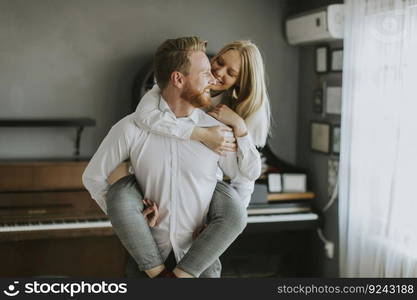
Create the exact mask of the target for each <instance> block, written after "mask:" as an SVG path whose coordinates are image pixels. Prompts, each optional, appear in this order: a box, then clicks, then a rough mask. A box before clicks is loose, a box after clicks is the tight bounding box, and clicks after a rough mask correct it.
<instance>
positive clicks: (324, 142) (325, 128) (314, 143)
mask: <svg viewBox="0 0 417 300" xmlns="http://www.w3.org/2000/svg"><path fill="white" fill-rule="evenodd" d="M310 148H311V150H312V151H315V152H319V153H325V154H329V153H330V124H328V123H324V122H316V121H313V122H311V125H310Z"/></svg>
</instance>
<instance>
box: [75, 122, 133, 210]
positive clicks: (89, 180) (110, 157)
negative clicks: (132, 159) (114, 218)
mask: <svg viewBox="0 0 417 300" xmlns="http://www.w3.org/2000/svg"><path fill="white" fill-rule="evenodd" d="M133 126H134V124H131V125H130V126H129V124H128V122H126V118H125V119H122V120H121V121H119V122H118V123H116V124H115V125H114V126H113V127H112V128H111V129H110V131H109V133H108V134H107V136H106V137H105V138H104V140H103V141H102V143H101V144H100V146H99V148H98V150H97V152H96V153H95V154H94V156H93V157H92V158H91V160H90V162H89V163H88V165H87V167H86V169H85V171H84V173H83V175H82V181H83V184H84V186H85V187H86V189H87V190H88V191H89V193H90V195H91V197H92V198H93V199H94V200H95V201H96V202H97V204H98V205H99V207H100V208H101V209H102V210H103V212H104V213H105V214H107V205H106V194H107V191H108V188H109V186H110V184H109V183H108V181H107V179H108V177H109V174H110V173H111V172H112V171H113V170H114V169H115V168H117V166H119V164H120V163H122V162H123V161H125V160H126V159H128V158H129V149H130V144H131V140H132V137H133V135H134V132H133V131H132V129H133V128H131V127H133ZM136 130H137V128H136Z"/></svg>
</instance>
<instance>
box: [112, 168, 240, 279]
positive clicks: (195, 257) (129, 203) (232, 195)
mask: <svg viewBox="0 0 417 300" xmlns="http://www.w3.org/2000/svg"><path fill="white" fill-rule="evenodd" d="M106 198H107V199H106V202H107V214H108V217H109V219H110V221H111V223H112V225H113V229H114V231H115V232H116V234H117V236H118V237H119V239H120V241H121V242H122V244H123V246H124V247H125V248H126V249H127V251H128V252H129V254H130V255H131V257H128V261H127V269H126V275H127V276H129V277H147V276H146V274H145V273H144V272H140V271H144V270H149V269H151V268H154V267H156V266H158V265H161V264H164V263H165V262H164V261H163V259H162V257H161V255H160V251H159V249H158V246H157V245H156V243H155V240H154V238H153V236H152V234H151V231H150V228H149V226H148V223H147V221H146V219H145V217H144V216H143V214H142V211H143V209H144V205H143V202H142V199H143V194H142V192H141V190H140V187H139V184H138V183H137V181H136V177H135V176H134V175H128V176H125V177H123V178H121V179H119V180H118V181H117V182H115V183H114V184H112V185H111V186H110V188H109V190H108V192H107V197H106ZM207 221H208V226H207V228H205V229H204V230H203V231H202V232H201V233H200V234H199V235H198V237H197V238H196V239H195V240H194V241H193V244H192V245H191V248H190V249H189V250H188V252H187V253H186V254H185V256H184V257H183V258H182V259H181V260H180V261H179V262H178V264H177V267H178V268H179V269H181V270H183V271H185V272H187V273H189V274H191V275H193V276H194V277H210V278H218V277H220V274H221V263H220V260H219V256H220V255H221V254H222V253H223V252H224V251H225V250H226V249H227V248H228V247H229V246H230V245H231V244H232V242H233V241H234V240H235V239H236V238H237V237H238V235H239V234H240V233H241V232H242V231H243V229H244V228H245V227H246V224H247V212H246V208H245V207H244V205H243V202H242V201H241V199H240V197H239V195H238V194H237V192H236V191H235V190H234V189H233V188H232V187H231V186H230V185H229V184H227V183H225V182H222V181H219V182H217V185H216V189H215V191H214V193H213V198H212V200H211V203H210V207H209V211H208V216H207ZM167 260H168V259H167ZM174 263H175V259H174ZM139 270H140V271H139Z"/></svg>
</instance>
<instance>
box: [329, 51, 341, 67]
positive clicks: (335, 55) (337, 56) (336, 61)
mask: <svg viewBox="0 0 417 300" xmlns="http://www.w3.org/2000/svg"><path fill="white" fill-rule="evenodd" d="M330 70H331V71H332V72H342V70H343V49H341V48H339V49H333V50H332V54H331V62H330Z"/></svg>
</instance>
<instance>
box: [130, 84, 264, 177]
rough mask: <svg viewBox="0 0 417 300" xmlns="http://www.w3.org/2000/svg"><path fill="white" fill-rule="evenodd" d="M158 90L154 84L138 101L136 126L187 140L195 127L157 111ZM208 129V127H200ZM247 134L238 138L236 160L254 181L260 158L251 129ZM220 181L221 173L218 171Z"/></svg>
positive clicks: (216, 98)
mask: <svg viewBox="0 0 417 300" xmlns="http://www.w3.org/2000/svg"><path fill="white" fill-rule="evenodd" d="M159 95H160V89H159V87H158V85H157V84H155V85H154V86H153V87H152V89H151V90H150V91H148V92H147V93H146V94H145V95H144V96H143V97H142V99H141V100H140V102H139V104H138V107H137V108H136V112H135V113H136V123H137V125H138V126H140V127H142V128H144V129H147V130H150V131H151V132H153V133H157V134H161V135H165V136H170V137H174V138H178V139H183V140H189V139H190V136H191V133H192V131H193V129H194V127H195V124H193V123H184V122H179V120H178V119H177V118H175V116H173V115H172V114H171V113H169V112H164V111H161V110H160V109H159V107H158V106H159ZM221 98H222V97H221V95H219V96H217V97H213V98H212V103H213V105H217V104H219V103H220V102H221V100H222V99H221ZM200 127H209V126H200ZM248 130H249V134H247V135H245V136H243V137H238V138H237V139H236V141H237V146H238V148H237V159H238V166H239V169H240V172H241V173H242V175H243V176H245V177H247V178H248V179H250V180H256V179H257V178H258V177H259V176H260V175H261V168H262V163H261V157H260V154H259V152H258V150H257V149H256V147H255V144H254V143H253V141H252V135H251V134H250V133H251V132H250V131H251V127H250V126H248ZM218 176H219V177H220V180H221V179H222V173H221V172H220V171H218Z"/></svg>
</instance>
